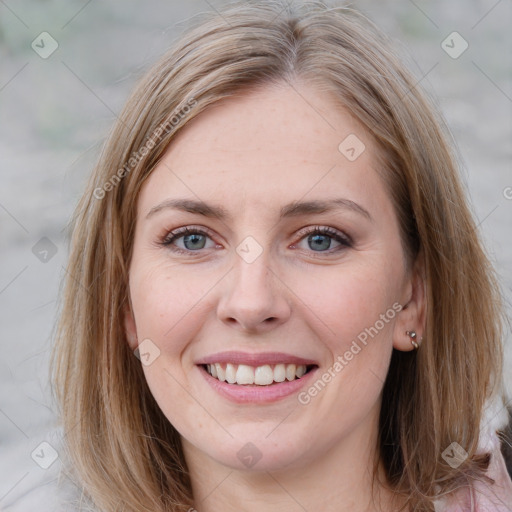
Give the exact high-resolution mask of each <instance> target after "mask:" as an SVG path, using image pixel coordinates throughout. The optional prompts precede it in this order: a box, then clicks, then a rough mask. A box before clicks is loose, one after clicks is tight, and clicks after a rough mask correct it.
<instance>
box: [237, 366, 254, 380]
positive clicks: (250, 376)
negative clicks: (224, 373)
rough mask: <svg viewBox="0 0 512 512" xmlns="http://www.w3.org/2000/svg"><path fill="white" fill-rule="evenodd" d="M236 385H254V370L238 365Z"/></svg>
mask: <svg viewBox="0 0 512 512" xmlns="http://www.w3.org/2000/svg"><path fill="white" fill-rule="evenodd" d="M236 383H237V384H254V370H253V369H252V368H251V367H250V366H247V365H245V364H240V365H238V370H237V371H236ZM258 384H259V383H258Z"/></svg>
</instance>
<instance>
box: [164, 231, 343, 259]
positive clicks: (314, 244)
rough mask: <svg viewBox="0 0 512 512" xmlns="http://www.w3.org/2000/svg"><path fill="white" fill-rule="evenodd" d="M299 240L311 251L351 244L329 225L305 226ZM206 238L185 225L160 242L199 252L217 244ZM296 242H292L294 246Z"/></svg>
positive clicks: (175, 248) (182, 250)
mask: <svg viewBox="0 0 512 512" xmlns="http://www.w3.org/2000/svg"><path fill="white" fill-rule="evenodd" d="M299 235H302V236H301V239H300V241H301V242H302V240H307V242H308V247H309V249H311V251H312V252H316V253H328V254H331V253H333V252H336V251H339V250H341V249H345V248H347V247H351V246H352V240H351V239H350V237H348V236H347V235H344V234H343V233H341V232H339V231H337V230H335V229H333V228H329V227H321V226H316V227H315V228H313V229H311V228H306V229H305V230H302V232H300V233H299ZM208 239H210V240H211V233H210V232H209V231H207V230H204V229H201V228H195V227H192V226H187V227H185V228H180V229H177V230H175V231H171V232H170V233H169V234H168V235H167V236H166V237H165V238H164V239H163V240H162V241H161V242H160V244H161V245H163V246H165V247H168V248H169V249H170V250H172V251H173V252H176V253H179V254H188V255H191V254H192V253H199V252H200V251H201V250H202V249H212V248H215V247H216V246H217V244H216V243H215V242H213V240H211V242H212V244H211V245H210V246H209V247H207V246H206V244H207V241H208ZM180 240H182V244H183V245H182V246H179V245H178V241H180ZM333 240H334V241H335V242H336V243H338V247H336V248H334V249H333V248H332V247H331V246H332V241H333ZM296 246H297V244H293V246H292V247H293V248H295V247H296Z"/></svg>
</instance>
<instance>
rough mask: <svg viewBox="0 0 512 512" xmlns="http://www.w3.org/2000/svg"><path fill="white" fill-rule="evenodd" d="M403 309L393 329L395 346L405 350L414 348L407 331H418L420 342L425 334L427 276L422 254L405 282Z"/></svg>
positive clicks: (417, 336)
mask: <svg viewBox="0 0 512 512" xmlns="http://www.w3.org/2000/svg"><path fill="white" fill-rule="evenodd" d="M402 300H403V302H401V303H400V304H402V310H401V311H400V312H399V313H398V316H397V319H396V322H395V326H394V330H393V347H394V348H396V349H397V350H402V351H404V352H407V351H410V350H414V346H413V344H412V343H411V338H410V336H409V335H408V334H407V331H415V332H416V341H417V342H418V344H419V343H420V340H421V338H422V337H423V336H424V334H425V320H426V311H427V303H426V276H425V265H424V260H423V256H422V254H419V255H418V257H417V258H416V261H415V262H414V265H413V268H412V270H411V271H410V275H409V277H408V279H407V281H406V283H405V287H404V291H403V296H402Z"/></svg>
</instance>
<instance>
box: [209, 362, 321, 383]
mask: <svg viewBox="0 0 512 512" xmlns="http://www.w3.org/2000/svg"><path fill="white" fill-rule="evenodd" d="M201 366H202V367H203V369H204V370H205V371H206V372H207V373H208V374H209V375H210V376H211V377H213V378H214V379H217V380H219V381H221V382H227V383H228V384H234V385H239V386H249V385H256V386H271V385H274V384H279V383H281V382H285V381H288V382H290V381H293V380H298V379H301V378H302V377H303V376H304V375H306V374H307V373H309V372H310V371H311V370H313V369H314V368H316V365H304V364H299V365H296V364H272V365H271V364H265V365H262V366H249V365H246V364H232V363H227V364H224V363H214V364H203V365H201Z"/></svg>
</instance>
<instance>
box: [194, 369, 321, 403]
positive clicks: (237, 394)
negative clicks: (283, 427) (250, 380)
mask: <svg viewBox="0 0 512 512" xmlns="http://www.w3.org/2000/svg"><path fill="white" fill-rule="evenodd" d="M198 368H199V371H200V372H201V374H202V375H203V376H204V378H205V379H206V382H208V384H209V385H210V386H211V387H212V388H213V389H214V390H215V391H216V392H217V393H219V394H220V395H222V396H223V397H225V398H228V399H229V400H231V401H233V402H236V403H239V404H241V403H255V402H257V403H270V402H277V401H278V400H281V399H282V398H286V397H289V396H291V395H294V394H295V393H297V392H298V391H300V389H301V388H303V387H305V386H307V385H308V384H309V382H310V381H311V380H312V378H313V376H314V374H315V373H316V371H317V370H318V367H316V368H313V369H312V370H310V371H309V372H308V373H306V374H305V375H303V376H302V377H301V378H300V379H295V380H291V381H284V382H278V383H274V384H270V385H269V386H258V385H239V384H229V383H227V382H221V381H220V380H218V379H216V378H214V377H212V376H211V375H210V374H209V373H208V372H207V371H206V370H205V369H204V368H203V367H202V366H198Z"/></svg>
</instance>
